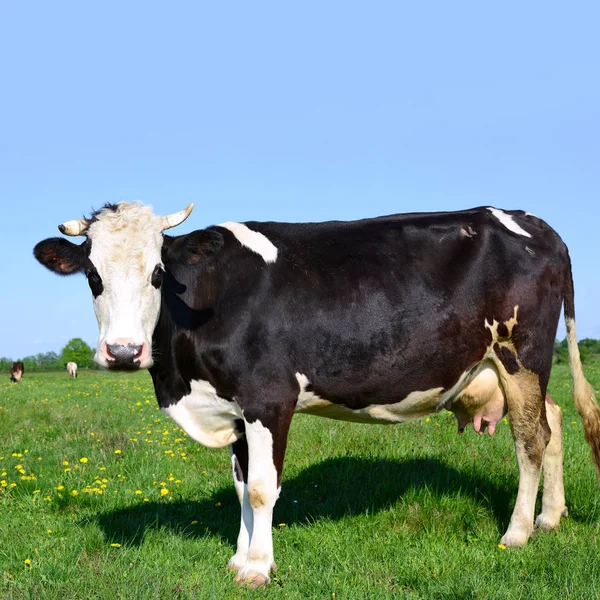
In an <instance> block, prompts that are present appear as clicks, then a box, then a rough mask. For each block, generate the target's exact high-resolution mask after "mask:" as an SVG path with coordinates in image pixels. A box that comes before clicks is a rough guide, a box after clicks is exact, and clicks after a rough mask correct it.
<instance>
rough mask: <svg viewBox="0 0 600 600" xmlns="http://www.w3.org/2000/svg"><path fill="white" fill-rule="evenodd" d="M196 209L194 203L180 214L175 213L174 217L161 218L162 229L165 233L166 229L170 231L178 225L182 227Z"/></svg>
mask: <svg viewBox="0 0 600 600" xmlns="http://www.w3.org/2000/svg"><path fill="white" fill-rule="evenodd" d="M193 208H194V203H193V202H192V203H191V204H188V205H187V206H186V207H185V208H184V209H183V210H180V211H179V212H176V213H173V214H172V215H165V216H164V217H161V218H160V222H161V227H160V228H161V229H162V230H163V231H164V230H165V229H170V228H171V227H175V226H176V225H181V223H183V222H184V221H185V220H186V219H187V218H188V217H189V216H190V213H191V212H192V209H193Z"/></svg>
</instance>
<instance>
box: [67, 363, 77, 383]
mask: <svg viewBox="0 0 600 600" xmlns="http://www.w3.org/2000/svg"><path fill="white" fill-rule="evenodd" d="M67 373H68V374H69V377H72V378H73V379H77V363H75V362H68V363H67Z"/></svg>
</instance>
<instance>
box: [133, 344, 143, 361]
mask: <svg viewBox="0 0 600 600" xmlns="http://www.w3.org/2000/svg"><path fill="white" fill-rule="evenodd" d="M133 350H134V352H135V354H134V355H133V358H134V360H135V359H137V358H141V356H142V351H143V350H144V345H143V344H142V345H141V346H134V347H133Z"/></svg>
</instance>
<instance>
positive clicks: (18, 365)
mask: <svg viewBox="0 0 600 600" xmlns="http://www.w3.org/2000/svg"><path fill="white" fill-rule="evenodd" d="M23 373H25V367H24V365H23V361H21V360H17V361H16V362H14V363H13V364H12V367H11V368H10V382H11V383H19V381H21V378H22V377H23Z"/></svg>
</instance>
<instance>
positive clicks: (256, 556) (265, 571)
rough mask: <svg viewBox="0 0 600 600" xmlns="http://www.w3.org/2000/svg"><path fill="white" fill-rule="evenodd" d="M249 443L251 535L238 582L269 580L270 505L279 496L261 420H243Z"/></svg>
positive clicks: (270, 442) (266, 432)
mask: <svg viewBox="0 0 600 600" xmlns="http://www.w3.org/2000/svg"><path fill="white" fill-rule="evenodd" d="M245 429H246V441H247V443H248V500H249V502H250V506H251V507H252V511H253V524H252V535H251V538H250V546H249V548H248V556H247V560H246V564H245V565H244V566H243V567H242V568H241V569H240V570H239V572H238V575H237V578H236V579H237V580H238V581H252V580H258V579H260V580H264V582H265V583H266V582H268V581H269V571H270V569H271V565H272V564H273V534H272V524H273V507H274V506H275V502H276V501H277V498H279V491H280V490H279V489H278V488H277V470H276V469H275V465H274V464H273V436H272V435H271V432H270V431H269V430H268V429H267V428H266V427H265V426H264V425H263V424H262V423H261V422H260V421H258V420H257V421H254V422H253V423H249V422H248V421H246V422H245Z"/></svg>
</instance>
